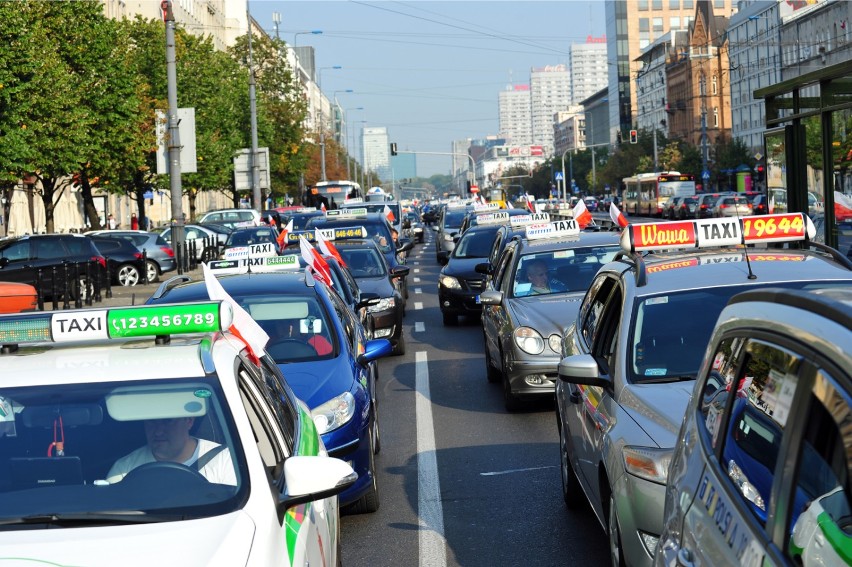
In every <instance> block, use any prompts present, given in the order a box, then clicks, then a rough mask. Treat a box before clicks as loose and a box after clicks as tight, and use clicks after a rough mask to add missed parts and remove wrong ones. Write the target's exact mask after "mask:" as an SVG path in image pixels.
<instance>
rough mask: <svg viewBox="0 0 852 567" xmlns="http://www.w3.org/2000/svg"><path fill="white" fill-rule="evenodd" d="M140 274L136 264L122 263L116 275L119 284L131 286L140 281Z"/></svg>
mask: <svg viewBox="0 0 852 567" xmlns="http://www.w3.org/2000/svg"><path fill="white" fill-rule="evenodd" d="M139 275H140V274H139V270H137V269H136V266H133V265H132V264H122V265H121V266H119V267H118V271H117V272H116V274H115V277H116V279H117V280H118V283H119V285H122V286H124V287H129V286H133V285H136V284H138V283H139V280H140V277H139Z"/></svg>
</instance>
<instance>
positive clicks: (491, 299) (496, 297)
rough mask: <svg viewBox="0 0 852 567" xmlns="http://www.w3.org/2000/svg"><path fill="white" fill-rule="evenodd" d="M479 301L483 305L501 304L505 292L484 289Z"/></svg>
mask: <svg viewBox="0 0 852 567" xmlns="http://www.w3.org/2000/svg"><path fill="white" fill-rule="evenodd" d="M479 302H480V303H481V304H483V305H500V304H501V303H502V302H503V292H502V291H494V290H490V291H483V292H482V293H480V294H479Z"/></svg>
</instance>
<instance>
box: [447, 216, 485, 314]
mask: <svg viewBox="0 0 852 567" xmlns="http://www.w3.org/2000/svg"><path fill="white" fill-rule="evenodd" d="M499 228H500V225H496V224H492V225H487V224H486V225H481V226H474V227H471V228H470V229H468V230H467V231H466V232H465V233H464V234H463V235H462V237H461V239H460V240H459V241H458V244H457V245H456V247H455V249H454V250H453V253H452V254H450V259H449V261H448V262H447V265H446V266H444V267H443V269H442V270H441V274H440V275H439V276H438V305H440V307H441V315H442V316H443V319H444V325H455V324H457V323H458V316H459V315H473V316H477V317H478V316H479V315H480V314H481V313H482V304H481V303H480V302H479V294H480V293H481V292H482V290H483V289H484V287H485V274H482V273H480V272H477V271H476V266H477V265H478V264H481V263H483V262H484V261H485V260H486V259H487V258H488V254H489V253H490V252H491V245H492V243H493V242H494V237H495V235H496V234H497V231H498V230H499Z"/></svg>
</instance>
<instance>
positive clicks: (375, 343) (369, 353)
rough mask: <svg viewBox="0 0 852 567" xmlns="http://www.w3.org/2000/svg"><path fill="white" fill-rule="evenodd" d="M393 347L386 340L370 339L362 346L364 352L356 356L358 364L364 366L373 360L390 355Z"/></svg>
mask: <svg viewBox="0 0 852 567" xmlns="http://www.w3.org/2000/svg"><path fill="white" fill-rule="evenodd" d="M392 350H393V347H392V346H391V344H390V341H389V340H387V339H372V340H369V341H367V343H366V344H365V345H364V352H363V353H362V354H359V355H358V364H360V365H361V366H366V365H367V364H369V363H370V362H373V361H374V360H378V359H379V358H382V357H383V356H387V355H389V354H390V353H391V351H392Z"/></svg>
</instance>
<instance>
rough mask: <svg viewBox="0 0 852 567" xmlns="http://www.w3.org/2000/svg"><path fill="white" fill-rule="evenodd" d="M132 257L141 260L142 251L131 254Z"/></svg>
mask: <svg viewBox="0 0 852 567" xmlns="http://www.w3.org/2000/svg"><path fill="white" fill-rule="evenodd" d="M133 257H134V258H136V259H137V260H141V259H142V252H137V253H136V254H134V255H133Z"/></svg>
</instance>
